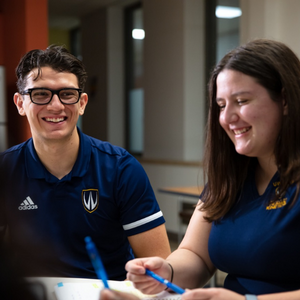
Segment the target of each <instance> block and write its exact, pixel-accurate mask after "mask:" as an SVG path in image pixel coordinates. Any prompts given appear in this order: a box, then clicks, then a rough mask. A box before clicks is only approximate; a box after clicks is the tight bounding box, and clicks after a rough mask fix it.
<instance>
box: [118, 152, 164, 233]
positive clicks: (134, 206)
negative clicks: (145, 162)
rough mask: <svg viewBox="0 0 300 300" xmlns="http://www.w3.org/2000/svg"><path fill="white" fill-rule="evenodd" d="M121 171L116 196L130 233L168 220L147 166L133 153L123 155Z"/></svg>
mask: <svg viewBox="0 0 300 300" xmlns="http://www.w3.org/2000/svg"><path fill="white" fill-rule="evenodd" d="M117 174H118V175H117V189H116V190H117V194H116V198H117V202H118V206H119V211H120V213H121V215H120V218H121V222H122V226H123V229H124V230H125V232H126V234H127V235H128V236H131V235H135V234H138V233H141V232H144V231H147V230H150V229H152V228H154V227H157V226H159V225H161V224H163V223H165V219H164V217H163V213H162V212H161V210H160V207H159V205H158V203H157V200H156V198H155V195H154V192H153V189H152V187H151V184H150V181H149V178H148V176H147V174H146V172H145V170H144V169H143V167H142V166H141V164H140V163H139V162H138V161H137V160H136V159H135V158H134V157H132V156H131V155H130V154H129V153H127V154H126V155H125V156H123V157H122V158H121V159H120V162H119V165H118V172H117Z"/></svg>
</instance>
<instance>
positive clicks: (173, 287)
mask: <svg viewBox="0 0 300 300" xmlns="http://www.w3.org/2000/svg"><path fill="white" fill-rule="evenodd" d="M146 274H147V275H148V276H150V277H152V278H154V279H156V280H157V281H159V282H160V283H163V284H165V285H166V286H167V287H168V288H169V289H171V290H173V291H174V292H175V293H177V294H183V293H184V292H185V290H184V289H182V288H180V287H179V286H177V285H175V284H174V283H172V282H170V281H168V280H167V279H164V278H162V277H160V276H159V275H157V274H155V273H153V272H152V271H150V270H148V269H146Z"/></svg>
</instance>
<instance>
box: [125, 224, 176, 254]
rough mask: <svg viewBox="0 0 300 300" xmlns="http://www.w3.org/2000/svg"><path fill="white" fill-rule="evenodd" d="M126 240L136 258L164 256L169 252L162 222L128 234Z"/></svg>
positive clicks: (168, 244)
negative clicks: (146, 229) (136, 232)
mask: <svg viewBox="0 0 300 300" xmlns="http://www.w3.org/2000/svg"><path fill="white" fill-rule="evenodd" d="M128 240H129V243H130V245H131V247H132V249H133V252H134V255H135V256H136V257H137V258H138V257H149V256H160V257H162V258H166V257H167V256H168V255H169V254H170V253H171V249H170V243H169V239H168V236H167V231H166V227H165V225H164V224H162V225H159V226H157V227H155V228H153V229H150V230H148V231H144V232H142V233H139V234H136V235H132V236H129V237H128Z"/></svg>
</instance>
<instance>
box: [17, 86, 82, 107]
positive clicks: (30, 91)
mask: <svg viewBox="0 0 300 300" xmlns="http://www.w3.org/2000/svg"><path fill="white" fill-rule="evenodd" d="M35 90H46V91H50V92H51V93H52V95H51V97H50V100H49V101H48V102H46V103H36V102H34V101H33V100H32V97H31V93H32V91H35ZM63 90H74V91H77V92H78V99H77V101H76V102H72V103H65V102H63V101H62V100H61V99H60V97H59V92H61V91H63ZM20 94H21V95H29V98H30V101H31V102H32V103H34V104H36V105H47V104H49V103H50V102H51V100H52V98H53V96H54V95H57V98H58V99H59V101H60V102H61V103H62V104H63V105H72V104H76V103H78V101H79V99H80V96H81V94H82V89H80V88H62V89H59V90H52V89H48V88H31V89H27V90H24V91H23V92H22V93H20Z"/></svg>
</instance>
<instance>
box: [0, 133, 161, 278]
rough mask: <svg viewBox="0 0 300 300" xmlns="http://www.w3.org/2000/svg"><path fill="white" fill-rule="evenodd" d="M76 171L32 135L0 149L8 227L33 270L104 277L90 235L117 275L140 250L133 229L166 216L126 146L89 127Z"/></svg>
mask: <svg viewBox="0 0 300 300" xmlns="http://www.w3.org/2000/svg"><path fill="white" fill-rule="evenodd" d="M78 133H79V136H80V149H79V154H78V158H77V160H76V163H75V165H74V167H73V169H72V171H71V172H70V173H69V174H68V175H66V176H65V177H64V178H62V179H61V180H59V179H58V178H56V177H55V176H53V175H52V174H51V173H49V172H48V171H47V170H46V168H45V167H44V165H43V164H42V163H41V161H40V160H39V158H38V156H37V153H36V151H35V149H34V146H33V141H32V139H29V140H28V141H26V142H24V143H22V144H20V145H17V146H14V147H12V148H10V149H9V150H7V151H5V152H3V153H2V154H1V155H0V170H1V174H2V175H1V177H2V178H1V183H0V185H1V196H0V197H1V198H0V201H1V203H0V204H1V211H0V229H1V228H3V227H5V226H6V225H7V226H8V228H9V236H10V239H11V244H12V247H13V250H14V253H15V256H16V260H17V261H18V263H19V264H20V265H24V268H23V269H24V270H25V275H27V276H29V275H32V276H69V277H85V278H96V274H95V272H94V270H93V267H92V264H91V262H90V259H89V257H88V255H87V252H86V249H85V243H84V238H85V237H86V236H90V237H91V238H92V240H93V241H94V243H95V244H96V246H97V248H98V250H99V253H100V255H101V257H102V260H103V263H104V265H105V267H106V269H107V273H108V277H109V279H111V280H122V279H125V276H126V272H125V269H124V266H125V264H126V262H127V261H128V260H130V259H132V258H134V255H133V252H132V249H131V247H130V244H129V242H128V239H127V237H128V236H131V235H135V234H139V233H141V232H144V231H147V230H149V229H152V228H154V227H157V226H159V225H161V224H163V223H164V222H165V220H164V218H163V215H162V212H161V211H160V208H159V205H158V203H157V201H156V199H155V195H154V193H153V190H152V187H151V185H150V182H149V179H148V177H147V175H146V173H145V171H144V169H143V168H142V166H141V165H140V164H139V162H138V161H137V160H136V159H135V158H134V157H132V156H131V155H130V154H129V153H128V152H127V151H126V150H124V149H122V148H120V147H116V146H113V145H111V144H110V143H108V142H103V141H100V140H97V139H95V138H92V137H89V136H87V135H85V134H83V133H82V132H81V131H80V130H79V129H78Z"/></svg>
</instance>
